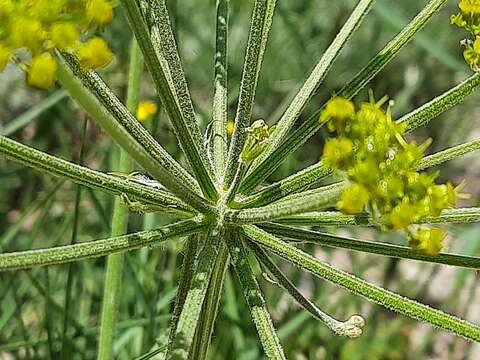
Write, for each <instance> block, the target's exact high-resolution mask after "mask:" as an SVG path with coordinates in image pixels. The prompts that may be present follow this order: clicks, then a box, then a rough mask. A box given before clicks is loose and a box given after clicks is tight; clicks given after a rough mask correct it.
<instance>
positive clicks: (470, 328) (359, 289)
mask: <svg viewBox="0 0 480 360" xmlns="http://www.w3.org/2000/svg"><path fill="white" fill-rule="evenodd" d="M243 232H244V233H245V234H246V235H247V236H248V237H249V238H251V239H252V240H253V241H254V242H256V243H257V244H259V245H261V246H262V247H264V248H266V249H268V250H270V251H272V252H273V253H274V254H276V255H278V256H280V257H282V258H284V259H285V260H287V261H289V262H291V263H292V264H294V265H295V266H297V267H299V268H301V269H304V270H307V271H309V272H311V273H312V274H313V275H315V276H318V277H320V278H322V279H325V280H327V281H330V282H332V283H333V284H335V285H338V286H341V287H343V288H345V289H347V290H349V291H351V292H352V293H354V294H357V295H361V296H363V297H365V298H366V299H368V300H371V301H373V302H376V303H377V304H379V305H382V306H384V307H386V308H387V309H390V310H393V311H396V312H398V313H400V314H403V315H405V316H408V317H410V318H413V319H416V320H421V321H425V322H428V323H430V324H432V325H434V326H436V327H438V328H440V329H443V330H447V331H450V332H452V333H454V334H456V335H459V336H463V337H465V338H467V339H470V340H473V341H480V327H479V326H478V325H475V324H472V323H470V322H468V321H465V320H463V319H460V318H457V317H455V316H452V315H449V314H446V313H444V312H442V311H440V310H437V309H434V308H431V307H429V306H427V305H424V304H421V303H418V302H416V301H414V300H411V299H408V298H404V297H402V296H401V295H398V294H396V293H393V292H391V291H389V290H386V289H383V288H381V287H379V286H376V285H373V284H370V283H368V282H367V281H365V280H362V279H359V278H357V277H355V276H353V275H351V274H348V273H346V272H343V271H341V270H337V269H335V268H333V267H331V266H330V265H328V264H326V263H323V262H321V261H319V260H317V259H315V258H314V257H313V256H311V255H309V254H307V253H304V252H303V251H301V250H299V249H297V248H295V247H294V246H292V245H290V244H287V243H285V242H284V241H281V240H279V239H277V238H276V237H274V236H272V235H270V234H268V233H267V232H265V231H263V230H260V229H258V228H256V227H254V226H248V225H247V226H244V227H243Z"/></svg>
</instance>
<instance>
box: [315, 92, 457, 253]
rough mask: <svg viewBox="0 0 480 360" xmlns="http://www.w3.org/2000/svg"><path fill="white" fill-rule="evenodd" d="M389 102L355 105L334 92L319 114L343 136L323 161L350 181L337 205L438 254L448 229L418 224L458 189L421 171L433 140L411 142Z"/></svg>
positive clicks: (327, 150) (443, 206) (330, 145)
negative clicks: (367, 215) (404, 234)
mask: <svg viewBox="0 0 480 360" xmlns="http://www.w3.org/2000/svg"><path fill="white" fill-rule="evenodd" d="M372 98H373V97H372ZM385 101H387V98H383V99H382V100H380V101H379V102H375V101H374V100H373V99H371V100H370V102H368V103H363V104H361V105H360V107H359V108H358V109H356V108H355V106H354V104H353V103H352V102H351V101H349V100H347V99H344V98H341V97H335V98H333V99H331V100H330V101H329V102H328V103H327V105H326V107H325V110H324V111H323V112H322V114H321V116H320V121H321V122H324V123H326V126H327V128H328V130H329V131H331V132H336V134H337V135H338V137H337V138H333V139H330V140H328V141H327V143H326V144H325V147H324V151H323V158H322V159H323V162H324V164H325V165H326V166H328V167H330V168H332V169H333V170H338V171H341V172H343V173H345V174H346V176H347V178H348V180H349V185H348V187H347V188H346V189H345V190H344V192H343V193H342V196H341V198H340V201H339V202H338V204H337V207H338V209H339V210H340V211H342V212H343V213H346V214H358V213H360V212H363V211H367V212H369V213H370V215H371V216H372V217H373V218H374V219H375V220H376V221H377V222H378V223H379V224H380V225H381V226H382V228H384V229H389V230H405V231H406V232H407V234H408V235H409V238H410V246H412V248H414V249H416V250H419V251H422V252H424V253H427V254H430V255H435V254H438V253H439V251H440V250H441V249H442V241H443V239H444V237H445V236H446V233H445V232H444V231H443V230H441V229H436V228H433V229H426V228H419V227H416V226H414V225H413V224H414V223H416V222H418V221H419V220H420V219H422V218H424V217H428V216H438V215H440V213H441V211H442V210H444V209H446V208H450V207H454V206H455V203H456V200H457V189H455V188H454V187H453V186H452V184H451V183H447V184H436V183H435V180H436V178H437V177H438V173H427V172H420V171H417V170H416V169H417V167H418V164H419V161H420V160H422V158H423V157H424V154H425V150H426V149H427V147H428V145H429V144H430V140H428V141H426V142H425V143H423V144H421V145H417V144H416V143H414V142H411V143H409V142H407V141H406V140H405V139H404V137H403V135H404V132H405V128H404V126H403V125H402V124H398V123H396V122H395V121H393V119H392V117H391V114H390V107H389V108H388V109H387V111H386V112H385V111H383V110H382V105H383V103H384V102H385Z"/></svg>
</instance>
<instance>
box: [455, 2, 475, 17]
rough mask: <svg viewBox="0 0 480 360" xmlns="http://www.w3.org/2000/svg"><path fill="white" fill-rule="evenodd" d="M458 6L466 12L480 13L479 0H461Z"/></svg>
mask: <svg viewBox="0 0 480 360" xmlns="http://www.w3.org/2000/svg"><path fill="white" fill-rule="evenodd" d="M458 7H459V8H460V10H461V11H462V12H463V13H466V14H472V15H477V14H480V2H479V1H478V0H461V1H460V3H459V4H458Z"/></svg>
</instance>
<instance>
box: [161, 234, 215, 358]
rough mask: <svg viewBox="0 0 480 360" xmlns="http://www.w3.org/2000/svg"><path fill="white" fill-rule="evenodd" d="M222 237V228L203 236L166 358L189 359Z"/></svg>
mask: <svg viewBox="0 0 480 360" xmlns="http://www.w3.org/2000/svg"><path fill="white" fill-rule="evenodd" d="M222 237H223V230H222V229H217V228H214V229H211V230H210V232H209V233H208V235H207V237H206V238H205V241H204V245H203V248H202V250H201V251H200V253H199V255H198V263H197V266H196V269H195V273H194V274H193V277H192V280H191V283H190V288H189V290H188V293H187V295H186V298H185V303H184V304H183V308H182V312H181V314H180V317H179V320H178V325H177V328H176V332H175V336H174V338H173V339H172V345H169V346H168V347H169V348H170V349H171V353H170V354H167V356H166V358H167V359H175V360H180V359H182V360H187V359H191V356H190V351H191V345H192V342H193V338H194V335H195V329H196V328H197V326H198V322H199V321H203V320H202V319H200V314H201V312H202V306H203V303H204V301H205V295H206V293H207V289H208V285H209V283H210V280H211V277H212V273H213V268H214V265H215V262H216V259H217V257H218V247H219V244H220V241H221V240H222Z"/></svg>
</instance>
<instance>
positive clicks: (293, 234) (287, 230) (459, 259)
mask: <svg viewBox="0 0 480 360" xmlns="http://www.w3.org/2000/svg"><path fill="white" fill-rule="evenodd" d="M260 228H262V229H263V230H265V231H267V232H268V233H271V234H273V235H276V236H281V237H285V238H288V239H292V240H295V241H299V242H301V243H312V244H318V245H324V246H330V247H334V248H343V249H349V250H356V251H362V252H366V253H371V254H379V255H386V256H390V257H397V258H403V259H413V260H420V261H425V262H430V263H438V264H446V265H451V266H462V267H466V268H472V269H480V258H479V257H474V256H464V255H456V254H449V253H440V254H438V255H436V256H429V255H425V254H422V253H421V252H418V251H414V250H412V249H411V248H409V247H406V246H399V245H394V244H389V243H381V242H374V241H364V240H357V239H351V238H346V237H342V236H337V235H331V234H325V233H321V232H317V231H312V230H306V229H299V228H297V227H291V226H285V225H279V224H262V225H260Z"/></svg>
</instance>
